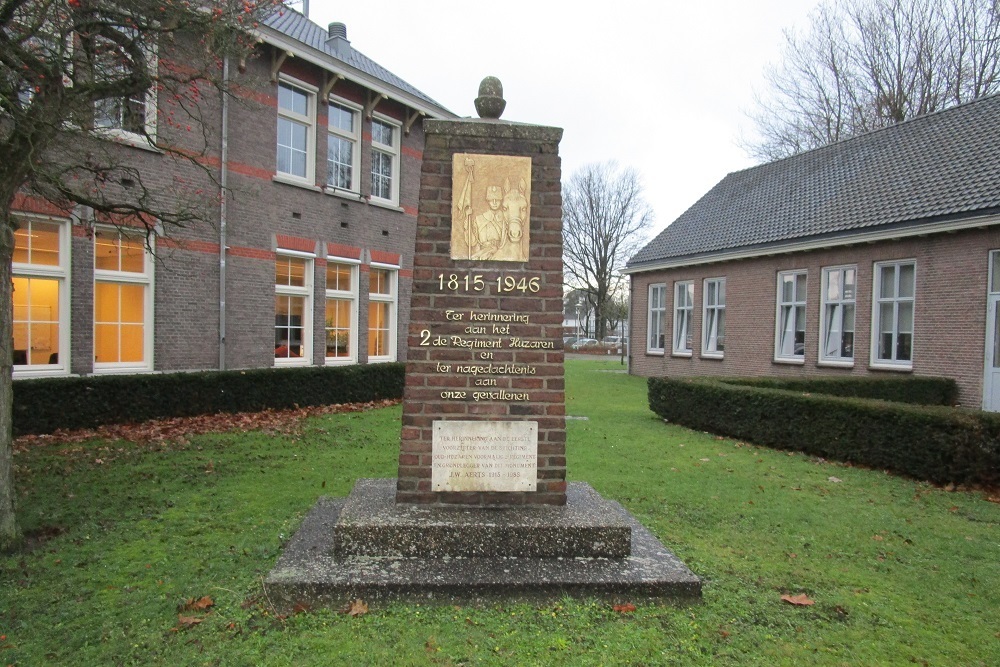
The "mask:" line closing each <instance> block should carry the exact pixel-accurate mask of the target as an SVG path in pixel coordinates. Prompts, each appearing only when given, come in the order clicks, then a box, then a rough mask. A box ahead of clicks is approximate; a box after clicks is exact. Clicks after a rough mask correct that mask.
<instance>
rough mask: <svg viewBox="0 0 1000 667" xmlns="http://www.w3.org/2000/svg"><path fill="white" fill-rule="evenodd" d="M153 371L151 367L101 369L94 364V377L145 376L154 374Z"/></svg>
mask: <svg viewBox="0 0 1000 667" xmlns="http://www.w3.org/2000/svg"><path fill="white" fill-rule="evenodd" d="M152 373H153V369H152V368H150V367H149V366H108V367H101V366H98V365H97V364H96V363H95V364H94V371H93V375H143V374H152Z"/></svg>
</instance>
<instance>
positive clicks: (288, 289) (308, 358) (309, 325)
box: [274, 249, 316, 367]
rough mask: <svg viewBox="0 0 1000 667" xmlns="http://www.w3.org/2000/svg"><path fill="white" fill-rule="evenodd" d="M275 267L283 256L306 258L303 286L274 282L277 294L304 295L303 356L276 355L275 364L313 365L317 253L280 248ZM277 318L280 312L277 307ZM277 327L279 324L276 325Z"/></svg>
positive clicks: (275, 258) (276, 365) (276, 254)
mask: <svg viewBox="0 0 1000 667" xmlns="http://www.w3.org/2000/svg"><path fill="white" fill-rule="evenodd" d="M274 255H275V256H274V260H275V268H276V269H277V262H278V261H279V260H280V259H281V258H282V257H286V258H294V259H302V260H305V267H304V268H303V280H302V282H303V283H304V284H303V285H302V286H301V287H299V286H292V285H279V284H277V281H275V284H274V294H275V296H295V297H303V302H302V356H301V357H275V358H274V365H275V367H278V366H312V358H313V311H314V307H313V273H314V272H315V270H316V255H314V254H312V253H308V252H296V251H294V250H283V249H281V250H278V251H276V252H275V253H274ZM274 316H275V318H277V316H278V313H277V309H275V313H274ZM275 329H277V325H275Z"/></svg>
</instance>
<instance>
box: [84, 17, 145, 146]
mask: <svg viewBox="0 0 1000 667" xmlns="http://www.w3.org/2000/svg"><path fill="white" fill-rule="evenodd" d="M116 32H117V33H118V34H119V35H121V36H124V37H131V39H133V40H134V42H135V44H136V45H138V47H139V48H140V49H141V50H142V52H143V53H144V55H145V57H146V59H147V61H148V67H149V70H150V72H152V73H153V76H154V77H155V75H156V69H157V64H158V63H157V56H156V51H155V50H154V49H152V48H151V46H150V45H148V44H144V43H143V37H142V36H141V35H139V34H138V33H135V32H133V31H130V30H129V29H127V28H118V29H116ZM130 33H131V34H130ZM89 48H90V49H92V50H93V58H92V60H91V63H92V64H93V70H92V73H93V76H94V77H95V78H97V79H102V80H108V81H113V80H120V81H124V80H125V79H127V78H129V72H130V71H132V70H133V69H134V68H135V65H132V64H129V61H130V60H132V55H131V54H130V53H128V52H127V50H126V47H125V46H122V45H120V44H118V43H116V42H114V41H112V40H110V39H106V38H103V37H91V46H90V47H89ZM94 129H96V130H101V131H102V132H105V133H107V134H109V135H112V136H118V137H122V138H125V139H136V138H143V141H145V139H144V138H145V137H148V138H149V139H151V140H153V141H155V139H156V91H155V89H154V88H150V89H148V90H146V91H144V92H142V93H138V94H135V95H126V96H121V97H105V98H102V99H99V100H96V101H95V102H94Z"/></svg>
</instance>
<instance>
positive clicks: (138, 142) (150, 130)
mask: <svg viewBox="0 0 1000 667" xmlns="http://www.w3.org/2000/svg"><path fill="white" fill-rule="evenodd" d="M148 48H149V53H148V57H149V65H150V71H151V72H152V73H153V78H154V80H155V79H156V74H157V71H158V69H159V64H160V61H159V51H158V49H157V47H156V46H155V45H153V46H150V47H148ZM67 83H71V82H67ZM103 99H111V98H103ZM100 101H101V100H95V101H94V104H93V107H94V108H93V113H94V119H93V132H94V133H95V134H98V135H100V136H103V137H107V138H109V139H112V140H115V141H120V142H122V143H126V144H129V145H132V146H136V147H138V148H149V149H152V148H154V146H155V144H156V116H157V109H156V101H157V99H156V85H155V84H154V85H152V86H150V87H149V88H148V89H147V90H146V92H145V94H144V98H143V104H144V107H145V108H144V110H143V119H142V121H143V130H144V132H145V134H141V133H138V132H133V131H131V130H126V129H125V128H124V127H117V126H113V125H112V126H98V125H97V124H96V121H97V104H98V103H99V102H100ZM126 104H127V101H126Z"/></svg>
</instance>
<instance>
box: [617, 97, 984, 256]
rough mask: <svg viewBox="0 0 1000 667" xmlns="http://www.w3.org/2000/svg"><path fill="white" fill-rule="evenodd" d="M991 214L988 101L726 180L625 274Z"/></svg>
mask: <svg viewBox="0 0 1000 667" xmlns="http://www.w3.org/2000/svg"><path fill="white" fill-rule="evenodd" d="M998 211H1000V95H994V96H991V97H985V98H981V99H979V100H976V101H973V102H969V103H967V104H963V105H960V106H956V107H952V108H950V109H946V110H944V111H939V112H936V113H933V114H928V115H926V116H921V117H918V118H913V119H911V120H908V121H905V122H903V123H899V124H898V125H893V126H891V127H887V128H884V129H881V130H876V131H873V132H869V133H867V134H863V135H859V136H856V137H853V138H851V139H845V140H843V141H840V142H837V143H835V144H831V145H829V146H824V147H822V148H817V149H814V150H811V151H808V152H805V153H800V154H798V155H794V156H792V157H788V158H785V159H782V160H777V161H775V162H771V163H769V164H763V165H760V166H758V167H753V168H750V169H746V170H743V171H738V172H734V173H731V174H729V175H728V176H726V177H725V178H724V179H722V181H720V182H719V183H718V184H717V185H716V186H715V187H714V188H712V189H711V190H709V191H708V193H707V194H705V196H703V197H702V198H701V199H699V200H698V201H697V202H696V203H695V204H694V206H692V207H691V208H689V209H688V210H687V211H685V212H684V213H683V214H682V215H681V216H680V217H679V218H677V220H675V221H674V222H673V223H672V224H671V225H670V226H668V227H667V228H666V229H665V230H663V232H662V233H660V234H659V235H658V236H657V237H656V238H655V239H653V240H652V241H651V242H650V243H649V244H647V245H646V246H645V247H644V248H643V249H642V250H640V251H639V252H638V253H637V254H636V255H635V256H634V257H632V259H630V260H629V263H628V267H629V269H631V270H637V269H638V270H641V268H642V265H643V264H655V263H657V262H662V261H668V260H669V261H672V262H680V261H682V260H683V259H684V258H689V257H690V258H692V259H694V258H696V257H698V256H706V255H711V254H714V253H721V252H729V251H733V250H739V249H745V250H747V251H751V250H753V249H755V248H760V249H761V250H762V251H763V250H765V249H768V248H773V247H775V246H780V245H782V244H784V243H788V242H795V241H802V240H806V239H812V240H817V241H821V240H822V239H823V238H824V237H829V238H831V239H832V238H836V237H841V236H848V235H851V234H856V233H859V232H865V231H871V230H876V229H880V228H884V229H888V228H892V227H905V226H911V225H916V224H920V223H927V222H933V221H938V220H945V219H950V218H959V217H965V216H970V215H981V214H987V213H996V212H998Z"/></svg>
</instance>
